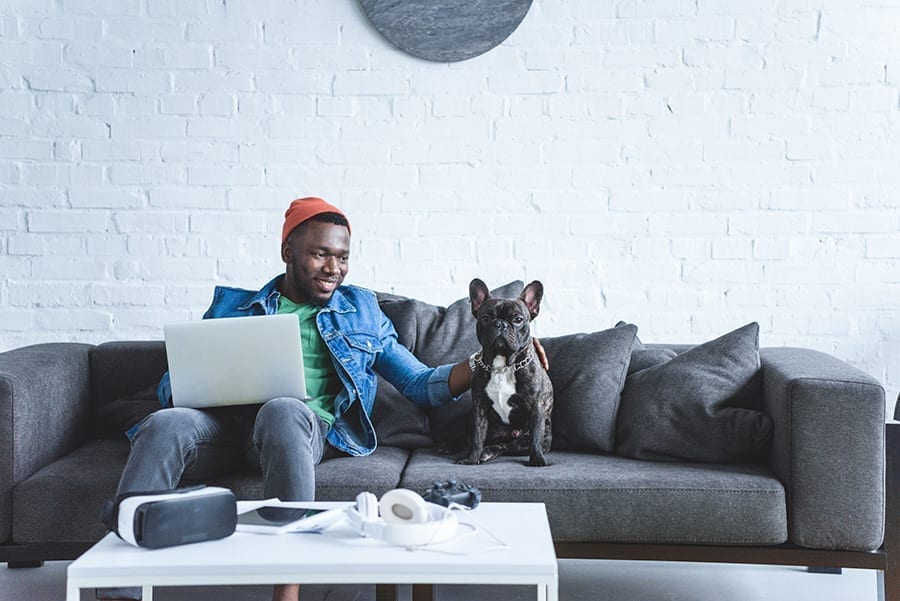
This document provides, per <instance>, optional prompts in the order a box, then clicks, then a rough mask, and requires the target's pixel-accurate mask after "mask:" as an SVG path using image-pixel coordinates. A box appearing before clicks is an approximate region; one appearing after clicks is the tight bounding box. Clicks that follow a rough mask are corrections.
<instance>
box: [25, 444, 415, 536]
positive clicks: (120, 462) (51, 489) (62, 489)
mask: <svg viewBox="0 0 900 601" xmlns="http://www.w3.org/2000/svg"><path fill="white" fill-rule="evenodd" d="M128 450H129V444H128V441H127V440H126V439H125V438H124V437H122V438H121V439H120V440H112V439H101V440H92V441H88V442H86V443H85V444H84V445H82V446H81V447H80V448H78V449H76V450H75V451H73V452H71V453H69V454H68V455H65V456H64V457H62V458H61V459H59V460H57V461H55V462H53V463H51V464H50V465H47V466H45V467H44V468H43V469H41V470H39V471H38V472H37V473H35V474H34V475H33V476H31V477H30V478H28V479H27V480H25V481H23V482H21V483H20V484H19V485H18V486H16V487H15V488H14V489H13V512H14V515H15V516H16V519H15V520H14V521H13V540H14V541H15V542H17V543H39V542H47V541H56V542H90V541H95V540H99V539H100V538H101V537H103V535H104V534H106V530H105V528H104V526H103V525H102V524H101V523H100V509H101V507H103V502H104V501H106V500H107V499H111V498H113V497H114V496H115V494H116V487H117V486H118V484H119V476H120V474H121V473H122V470H123V469H124V467H125V461H126V459H127V458H128ZM407 458H408V452H407V451H404V450H402V449H398V448H393V447H379V448H378V450H376V451H375V452H374V453H372V454H371V455H369V456H367V457H338V458H334V459H327V460H326V461H323V462H322V463H320V464H319V465H318V466H316V497H317V498H318V499H319V500H322V501H350V500H353V499H354V498H355V497H356V495H357V494H358V493H359V492H361V491H363V490H371V491H372V492H374V493H376V494H382V493H384V492H385V491H387V490H390V489H391V488H396V487H397V486H398V484H399V482H400V475H401V474H402V473H403V467H404V465H406V461H407ZM204 483H205V484H209V485H213V486H225V487H227V488H230V489H231V490H233V491H234V493H235V494H236V495H237V496H238V498H239V499H261V498H263V490H262V477H261V475H260V474H259V473H258V472H253V471H250V470H244V471H240V472H235V473H234V474H229V475H227V476H223V477H221V478H212V479H210V480H209V481H206V482H204ZM191 484H198V482H196V481H189V480H185V481H184V482H182V485H183V486H189V485H191Z"/></svg>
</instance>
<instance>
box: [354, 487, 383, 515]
mask: <svg viewBox="0 0 900 601" xmlns="http://www.w3.org/2000/svg"><path fill="white" fill-rule="evenodd" d="M356 510H357V511H358V512H359V516H360V518H362V520H363V522H374V521H375V520H377V519H378V497H376V496H375V495H373V494H372V493H370V492H361V493H359V494H358V495H357V496H356Z"/></svg>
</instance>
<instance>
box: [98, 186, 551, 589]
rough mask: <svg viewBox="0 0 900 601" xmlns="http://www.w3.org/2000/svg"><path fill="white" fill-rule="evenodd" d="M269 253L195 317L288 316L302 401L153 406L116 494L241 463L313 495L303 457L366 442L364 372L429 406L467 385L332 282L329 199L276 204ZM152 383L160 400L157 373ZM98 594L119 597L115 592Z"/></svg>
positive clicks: (338, 251)
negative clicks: (275, 268) (244, 285)
mask: <svg viewBox="0 0 900 601" xmlns="http://www.w3.org/2000/svg"><path fill="white" fill-rule="evenodd" d="M281 258H282V260H283V261H284V263H285V273H284V274H283V275H279V276H277V277H275V278H274V279H273V280H271V281H270V282H269V283H268V284H266V285H265V286H263V288H262V289H261V290H259V291H250V290H241V289H236V288H225V287H217V288H216V290H215V294H214V297H213V301H212V305H211V306H210V307H209V309H208V310H207V312H206V314H205V315H204V318H219V317H236V316H245V315H263V314H273V313H294V314H296V315H297V316H298V318H299V321H300V330H301V340H302V346H303V361H304V366H305V368H306V382H307V392H308V396H310V397H311V400H307V401H301V400H299V399H294V398H278V399H272V400H269V401H267V402H266V403H264V404H262V405H259V406H253V407H232V408H220V409H212V410H199V409H189V408H171V407H169V408H166V409H162V410H160V411H157V412H155V413H153V414H151V415H149V416H148V417H146V418H145V419H144V420H143V421H141V422H139V423H138V424H137V425H136V426H134V427H133V428H132V429H131V430H129V432H128V433H127V434H128V437H129V438H130V439H131V443H132V446H131V452H130V454H129V456H128V461H127V463H126V465H125V470H124V471H123V473H122V477H121V480H120V481H119V490H118V492H119V493H124V492H129V491H140V490H164V489H170V488H175V487H176V486H177V485H178V482H179V481H180V480H181V479H182V477H188V478H191V479H195V480H196V479H201V480H202V479H206V478H209V477H212V476H215V475H218V474H221V473H225V472H229V471H233V470H234V468H235V466H239V465H242V464H243V463H244V462H247V463H248V464H249V465H251V466H252V467H254V468H257V467H258V469H260V470H261V472H262V474H263V488H264V495H265V497H267V498H268V497H278V498H280V499H282V500H285V501H309V500H313V499H314V498H315V466H316V464H318V463H319V462H320V461H321V459H322V458H323V456H325V457H327V456H334V455H337V454H340V453H345V454H349V455H367V454H369V453H371V452H373V451H374V450H375V446H376V439H375V432H374V429H373V427H372V423H371V420H370V419H369V415H370V413H371V409H372V405H373V403H374V400H375V388H376V384H377V381H376V376H375V373H376V371H377V372H378V373H379V374H380V375H381V376H382V377H384V378H385V379H386V380H387V381H389V382H390V383H391V384H393V385H394V386H395V387H396V388H397V389H398V390H399V391H400V392H402V393H403V394H404V395H405V396H407V397H408V398H409V399H410V400H412V401H413V402H414V403H416V404H418V405H421V406H423V407H437V406H440V405H442V404H444V403H447V402H449V401H450V400H451V399H455V398H457V397H458V396H459V395H461V394H462V393H463V392H465V391H466V390H467V389H468V388H469V386H470V383H471V379H472V372H471V370H470V368H469V364H468V361H463V362H460V363H458V364H455V365H443V366H440V367H436V368H429V367H426V366H425V365H423V364H422V363H421V362H420V361H419V360H418V359H416V358H415V357H414V356H413V355H412V353H410V352H409V350H408V349H406V347H404V346H403V345H401V344H400V343H399V342H398V341H397V335H396V331H395V330H394V327H393V325H392V324H391V322H390V320H389V319H388V318H387V316H385V315H384V313H383V312H382V311H381V309H380V308H379V307H378V303H377V301H376V299H375V294H374V293H372V292H371V291H368V290H364V289H362V288H358V287H355V286H343V285H342V284H343V281H344V278H345V277H346V276H347V272H348V270H349V259H350V223H349V221H348V220H347V218H346V216H345V215H344V214H343V212H341V211H340V210H339V209H338V208H336V207H334V206H332V205H330V204H328V203H327V202H325V201H324V200H322V199H320V198H311V197H310V198H300V199H297V200H294V201H293V202H292V203H291V204H290V206H289V207H288V209H287V211H286V212H285V220H284V227H283V229H282V241H281ZM538 351H539V354H540V355H541V356H542V359H543V355H542V349H540V348H538ZM544 362H545V359H544ZM158 392H159V397H160V401H161V402H162V403H163V404H164V405H169V404H170V403H169V399H170V396H171V393H170V386H169V378H168V374H166V375H165V376H163V379H162V381H161V382H160V385H159V391H158ZM298 590H299V585H278V586H276V587H275V590H274V592H273V600H274V601H287V600H290V601H296V599H297V598H298ZM129 592H131V591H129ZM106 594H107V595H115V596H113V597H109V596H107V598H124V597H125V593H124V592H123V591H121V590H118V591H115V592H113V591H109V592H107V593H106ZM130 596H131V597H132V598H139V594H138V595H134V594H133V592H132V595H130Z"/></svg>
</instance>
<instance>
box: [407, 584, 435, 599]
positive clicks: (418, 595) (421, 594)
mask: <svg viewBox="0 0 900 601" xmlns="http://www.w3.org/2000/svg"><path fill="white" fill-rule="evenodd" d="M412 598H413V601H434V585H433V584H414V585H413V587H412Z"/></svg>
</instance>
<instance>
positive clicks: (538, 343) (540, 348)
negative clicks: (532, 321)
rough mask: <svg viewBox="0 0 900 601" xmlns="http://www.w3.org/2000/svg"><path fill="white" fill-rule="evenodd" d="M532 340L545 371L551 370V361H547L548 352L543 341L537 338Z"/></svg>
mask: <svg viewBox="0 0 900 601" xmlns="http://www.w3.org/2000/svg"><path fill="white" fill-rule="evenodd" d="M531 342H532V343H533V344H534V352H535V353H537V358H538V361H540V362H541V367H543V368H544V370H545V371H550V362H549V361H547V353H546V352H545V351H544V347H543V345H541V341H540V340H538V339H537V338H532V339H531Z"/></svg>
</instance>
